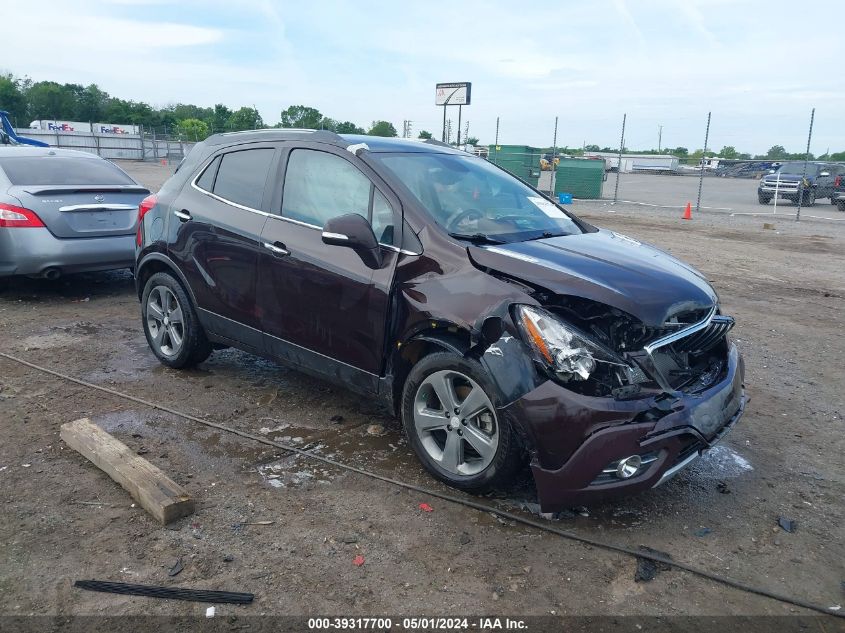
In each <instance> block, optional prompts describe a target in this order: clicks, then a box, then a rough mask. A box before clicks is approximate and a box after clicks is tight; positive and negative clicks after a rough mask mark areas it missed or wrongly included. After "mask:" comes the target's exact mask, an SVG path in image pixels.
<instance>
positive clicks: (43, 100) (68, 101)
mask: <svg viewBox="0 0 845 633" xmlns="http://www.w3.org/2000/svg"><path fill="white" fill-rule="evenodd" d="M26 98H27V101H29V114H30V116H31V117H32V118H33V119H72V118H73V114H74V106H75V100H74V95H73V92H72V91H71V90H67V89H66V88H65V87H64V86H61V85H59V84H57V83H56V82H55V81H39V82H37V83H34V84H32V87H31V88H30V89H29V91H28V92H27V95H26Z"/></svg>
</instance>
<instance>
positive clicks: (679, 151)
mask: <svg viewBox="0 0 845 633" xmlns="http://www.w3.org/2000/svg"><path fill="white" fill-rule="evenodd" d="M672 154H673V155H675V156H677V157H678V158H686V157H687V156H689V150H688V149H687V148H686V147H682V146H679V147H676V148H675V149H673V150H672Z"/></svg>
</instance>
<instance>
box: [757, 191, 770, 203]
mask: <svg viewBox="0 0 845 633" xmlns="http://www.w3.org/2000/svg"><path fill="white" fill-rule="evenodd" d="M771 201H772V197H771V196H767V195H766V194H764V193H758V194H757V202H759V203H760V204H769V203H770V202H771Z"/></svg>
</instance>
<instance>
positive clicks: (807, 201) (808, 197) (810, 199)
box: [803, 189, 816, 207]
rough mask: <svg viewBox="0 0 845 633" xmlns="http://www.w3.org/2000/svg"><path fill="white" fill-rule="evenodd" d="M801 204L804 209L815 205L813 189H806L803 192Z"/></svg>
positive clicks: (814, 191)
mask: <svg viewBox="0 0 845 633" xmlns="http://www.w3.org/2000/svg"><path fill="white" fill-rule="evenodd" d="M803 204H804V206H805V207H813V206H815V204H816V190H815V189H807V190H806V191H804V200H803Z"/></svg>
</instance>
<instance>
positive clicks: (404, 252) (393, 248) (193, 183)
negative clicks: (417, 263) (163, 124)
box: [133, 154, 422, 257]
mask: <svg viewBox="0 0 845 633" xmlns="http://www.w3.org/2000/svg"><path fill="white" fill-rule="evenodd" d="M220 155H221V154H215V155H213V156H211V158H210V159H209V160H207V161H206V162H205V164H203V166H202V169H200V170H199V171H197V175H196V176H194V178H193V180H191V187H193V188H194V189H196V190H197V191H199V192H200V193H201V194H204V195H206V196H208V197H210V198H214V199H215V200H217V201H219V202H222V203H224V204H229V205H231V206H233V207H235V208H237V209H242V210H244V211H251V212H252V213H257V214H258V215H263V216H264V217H267V218H276V219H277V220H282V221H284V222H290V223H291V224H297V225H299V226H304V227H306V228H309V229H315V230H317V231H321V232H322V230H323V227H322V226H317V225H316V224H310V223H308V222H302V221H301V220H294V219H293V218H286V217H285V216H283V215H281V214H280V213H268V212H267V211H262V210H261V209H253V208H252V207H248V206H246V205H243V204H238V203H237V202H232V201H231V200H227V199H226V198H223V197H222V196H218V195H217V194H214V193H211V192H210V191H207V190H205V189H203V188H202V187H200V186H199V185H197V180H199V178H200V176H202V175H203V173H205V170H206V169H208V166H209V165H210V164H211V163H212V162H213V161H214V159H215V158H217V157H218V156H220ZM133 208H134V207H133ZM379 246H381V247H382V248H387V249H389V250H391V251H394V252H396V253H400V254H402V255H413V256H414V257H418V256H420V255H422V252H420V253H415V252H413V251H408V250H405V249H403V248H399V247H398V246H393V245H392V244H382V243H381V242H379Z"/></svg>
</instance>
